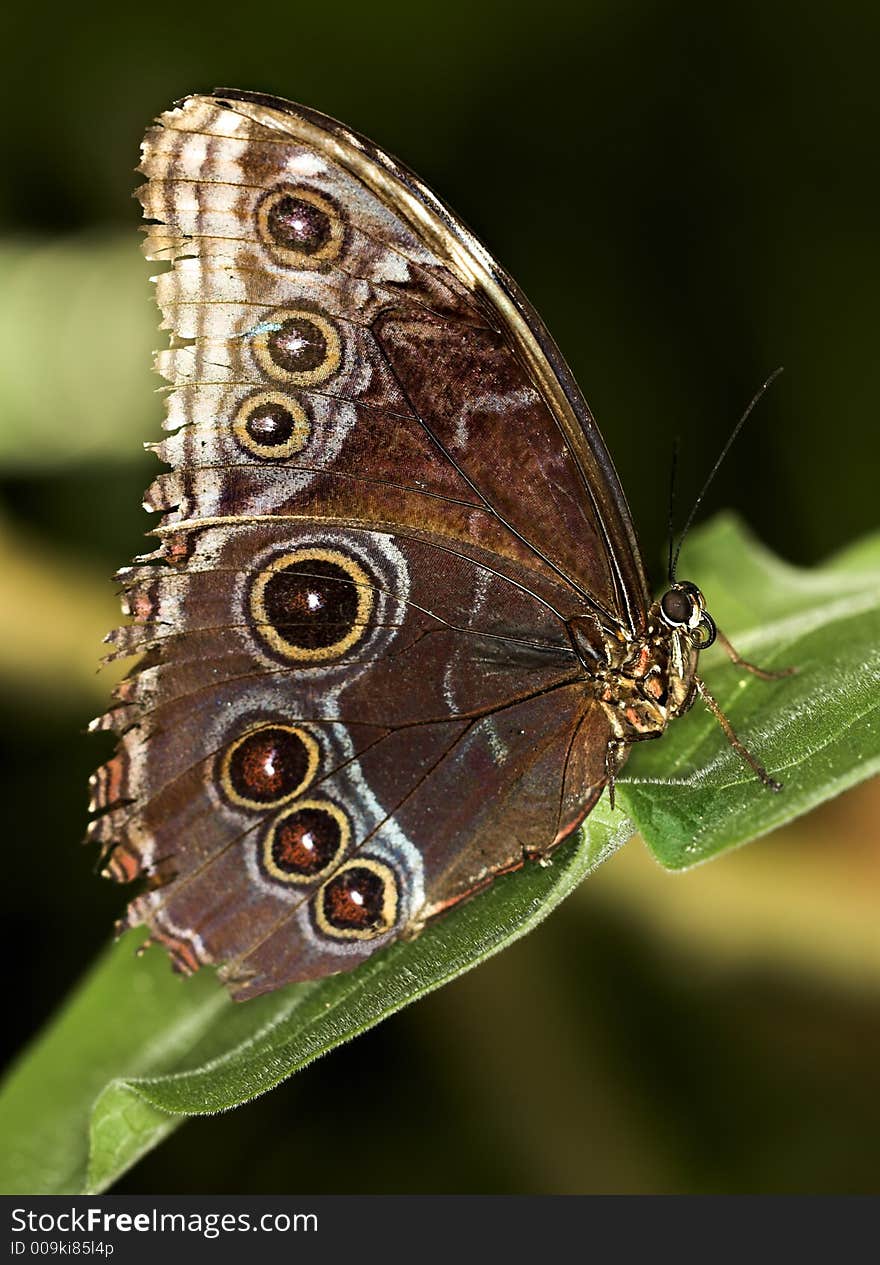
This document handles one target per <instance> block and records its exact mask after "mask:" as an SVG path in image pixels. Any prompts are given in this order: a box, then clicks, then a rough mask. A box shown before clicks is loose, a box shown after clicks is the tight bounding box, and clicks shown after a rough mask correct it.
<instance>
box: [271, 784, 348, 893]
mask: <svg viewBox="0 0 880 1265" xmlns="http://www.w3.org/2000/svg"><path fill="white" fill-rule="evenodd" d="M350 838H351V826H350V825H349V821H348V818H347V817H346V815H345V813H344V812H343V811H342V809H341V808H339V807H338V806H337V805H336V804H333V803H331V801H330V800H325V799H306V800H299V801H298V802H297V803H295V804H292V805H291V806H290V808H287V809H285V811H284V812H283V813H280V814H279V815H278V817H276V818H275V820H274V821H273V822H272V823H271V824H270V826H269V828H268V830H267V831H266V834H265V836H264V838H263V840H262V843H261V845H260V862H261V865H262V867H263V870H264V871H265V873H266V874H267V875H268V876H269V877H270V878H273V879H276V880H277V881H278V882H280V883H312V882H314V881H315V880H316V879H319V878H320V877H321V876H322V875H323V874H326V873H327V871H328V870H330V869H332V867H333V866H334V865H336V864H337V863H338V861H339V860H340V858H341V857H342V856H343V855H344V854H345V849H346V848H347V847H348V842H349V840H350Z"/></svg>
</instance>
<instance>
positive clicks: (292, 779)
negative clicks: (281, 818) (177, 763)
mask: <svg viewBox="0 0 880 1265" xmlns="http://www.w3.org/2000/svg"><path fill="white" fill-rule="evenodd" d="M320 758H321V751H320V748H319V745H317V741H316V740H315V739H314V737H312V735H311V734H310V732H309V730H306V729H302V727H301V726H298V725H278V724H266V725H259V726H257V727H254V729H252V730H250V731H249V732H247V734H244V735H243V736H241V737H236V739H235V741H234V743H233V744H231V745H230V746H229V748H228V749H226V750H225V751H224V753H223V755H221V759H220V784H221V787H223V791H224V793H225V796H226V798H228V799H229V801H230V802H231V803H235V805H240V806H241V807H245V808H273V807H276V806H277V805H281V803H284V801H287V799H292V798H293V797H295V796H298V794H302V792H303V791H305V789H306V787H307V786H309V784H310V783H311V782H312V781H314V778H315V774H316V773H317V768H319V764H320Z"/></svg>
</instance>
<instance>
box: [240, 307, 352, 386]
mask: <svg viewBox="0 0 880 1265" xmlns="http://www.w3.org/2000/svg"><path fill="white" fill-rule="evenodd" d="M251 346H252V347H253V350H254V356H255V357H256V360H257V364H258V365H259V366H260V368H261V369H262V370H263V371H264V372H265V373H267V374H268V375H269V377H270V378H275V379H276V380H277V381H280V382H288V383H290V384H291V385H292V386H299V387H311V386H317V385H318V384H319V383H321V382H326V381H327V379H328V378H330V377H332V376H333V374H334V373H335V372H336V371H337V369H338V368H339V366H340V364H341V363H342V340H341V338H340V336H339V332H338V330H337V329H336V326H335V324H334V323H333V322H332V321H331V320H330V318H329V317H328V316H326V315H325V314H324V313H323V312H319V311H313V310H312V309H311V308H305V307H304V308H281V309H280V310H279V311H277V312H272V313H270V314H269V315H268V316H267V317H266V319H265V320H263V321H262V322H261V323H260V324H259V325H258V326H257V330H256V332H255V333H254V334H253V336H252V338H251Z"/></svg>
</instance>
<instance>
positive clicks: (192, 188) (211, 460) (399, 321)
mask: <svg viewBox="0 0 880 1265" xmlns="http://www.w3.org/2000/svg"><path fill="white" fill-rule="evenodd" d="M142 169H143V171H144V172H145V174H146V175H147V176H148V184H147V185H146V186H145V187H144V189H143V190H142V191H141V197H142V200H143V202H144V208H145V214H146V215H147V217H148V218H149V219H150V220H152V221H154V223H153V224H152V225H151V227H150V228H149V230H148V238H147V247H146V249H147V253H148V255H149V256H150V257H151V258H164V259H168V260H173V261H174V268H173V270H172V271H170V272H167V273H164V274H163V275H162V276H161V277H160V278H159V280H158V295H159V301H160V304H161V306H162V309H163V313H164V315H165V323H166V326H167V327H169V328H170V329H171V330H172V333H173V345H172V348H171V349H170V350H169V351H168V352H164V353H161V355H160V357H159V368H160V371H161V372H162V373H163V374H164V375H165V376H166V377H167V378H168V380H169V381H170V382H171V383H172V387H173V391H172V394H171V395H170V397H169V407H168V420H167V422H166V425H167V427H168V429H170V430H171V431H172V434H171V436H170V438H169V439H168V440H166V441H165V443H164V444H163V445H161V446H160V447H159V452H160V455H161V456H162V457H163V458H164V459H165V460H166V461H167V462H168V463H169V464H170V465H171V466H172V471H171V473H169V474H165V475H162V476H160V478H159V479H158V480H157V481H156V483H155V484H154V486H153V488H152V489H151V490H150V493H149V494H148V501H147V503H148V506H149V507H151V508H156V509H161V510H163V511H164V513H165V517H164V518H163V521H162V526H161V527H160V529H159V530H160V533H161V535H162V538H163V541H162V548H161V549H160V551H159V553H158V554H157V555H156V556H155V557H151V558H150V559H146V560H144V565H141V566H139V567H136V568H133V569H129V570H127V571H126V572H125V573H123V575H122V579H123V584H124V587H125V590H126V603H127V607H128V610H129V611H130V613H131V614H132V615H133V617H134V623H133V624H132V625H130V626H128V627H126V628H123V629H120V630H118V631H117V633H116V634H114V638H113V640H114V642H115V646H116V651H115V652H116V653H118V654H121V655H125V654H132V653H138V652H142V651H143V652H145V654H144V658H143V659H142V660H141V662H140V664H139V665H138V667H137V669H136V671H135V672H134V673H133V674H132V675H131V676H130V677H129V678H128V679H127V680H126V681H125V682H124V683H123V685H122V687H121V688H120V691H119V701H118V706H117V707H116V708H114V710H113V711H112V712H111V713H109V714H108V716H107V717H105V718H104V719H103V720H102V721H101V722H99V723H100V724H101V726H103V727H107V728H114V729H116V730H117V732H119V733H120V734H121V742H120V747H119V750H118V752H117V755H116V756H115V757H114V759H113V760H111V761H110V763H109V764H108V765H106V766H105V767H104V768H103V769H102V770H100V771H99V773H98V774H97V775H96V778H95V793H94V805H93V806H94V807H95V809H96V810H98V811H99V812H101V813H102V815H101V816H100V817H99V818H98V819H97V820H96V822H95V823H94V825H93V835H94V837H95V838H96V839H98V840H99V841H100V842H101V844H102V845H103V846H104V847H105V848H106V850H107V862H106V868H107V871H108V872H109V873H110V874H112V875H113V876H114V877H117V878H119V879H130V878H132V877H134V876H135V875H136V874H139V873H143V874H146V875H147V878H148V884H149V888H150V890H149V891H148V892H147V893H146V894H145V895H144V896H142V897H141V898H139V899H138V900H137V901H135V902H134V903H133V905H132V907H131V909H130V913H129V921H132V922H138V921H143V922H147V923H148V924H149V925H150V926H151V928H152V929H153V932H154V934H155V935H156V937H157V938H159V939H160V940H162V941H163V942H164V943H166V944H167V945H168V946H169V947H170V948H171V949H172V951H174V952H175V953H176V954H177V956H178V960H179V961H180V963H181V964H182V965H184V966H186V967H188V968H192V967H194V966H196V965H198V963H199V962H201V961H212V962H226V963H227V968H226V973H227V977H228V979H229V980H230V982H231V983H232V985H233V986H234V988H235V989H236V990H237V995H250V994H253V993H256V992H261V991H265V990H266V989H268V988H273V987H276V986H278V985H279V984H281V983H284V982H287V981H288V980H291V979H297V978H310V977H314V976H317V975H321V974H325V973H327V972H328V971H332V970H338V969H344V968H345V967H347V966H349V965H352V964H353V962H354V961H356V960H358V959H359V958H360V957H363V956H366V955H367V954H369V953H371V952H373V951H374V950H375V949H376V948H377V947H379V946H380V945H382V944H384V943H387V941H388V940H389V939H391V938H393V937H394V936H395V935H397V934H399V932H400V930H401V928H403V927H405V926H413V925H415V924H418V923H419V922H420V921H422V920H423V919H424V918H425V917H427V916H431V915H432V914H433V913H436V912H438V911H440V910H442V909H443V908H445V907H447V906H448V905H449V904H451V903H454V902H455V901H457V900H459V899H461V898H462V897H463V896H465V895H467V894H469V893H470V892H472V891H474V890H476V889H477V888H479V887H480V886H482V885H484V884H485V882H487V881H489V879H491V877H492V876H493V875H494V874H497V873H499V872H502V871H505V870H509V869H511V868H515V866H517V865H519V864H521V863H522V859H523V856H524V855H525V853H528V852H542V851H546V850H547V849H549V848H550V847H552V846H553V844H554V842H555V841H557V840H558V838H559V837H561V836H562V835H563V834H564V833H567V832H568V830H570V829H571V828H573V826H574V825H575V824H577V821H578V820H579V819H580V818H582V816H583V815H584V813H585V812H586V811H587V810H588V808H589V807H590V806H591V805H592V803H593V802H594V801H595V798H596V797H597V796H598V794H599V793H600V792H601V788H602V785H603V779H604V754H605V747H606V745H607V742H608V739H609V736H610V735H609V732H608V728H607V723H606V721H605V719H604V716H603V714H602V713H601V711H599V709H597V708H596V707H595V706H594V705H593V704H592V702H591V701H590V700H589V699H588V697H587V695H586V694H585V690H584V681H583V676H582V672H581V669H580V667H579V665H578V663H577V660H576V658H575V656H574V654H573V653H572V648H571V643H570V641H569V639H568V635H567V632H566V628H565V622H566V620H567V619H569V618H570V617H571V616H572V615H575V614H578V613H580V612H582V611H584V610H585V609H591V610H594V611H596V612H598V613H599V614H600V617H601V618H602V619H603V620H604V621H605V622H606V623H608V624H609V625H610V626H614V625H615V624H618V623H620V624H623V625H624V626H637V625H638V623H639V621H640V620H643V618H644V582H643V579H642V577H641V570H640V566H639V562H638V554H637V552H636V551H635V547H634V544H633V543H632V538H631V528H630V526H629V519H628V515H627V514H626V509H625V505H624V504H623V501H622V497H620V495H619V489H618V488H617V484H616V480H615V479H614V478H613V472H611V474H610V475H609V473H608V471H609V470H610V465H609V466H608V468H607V469H603V462H605V461H607V457H606V455H605V453H604V448H603V447H602V444H601V440H600V439H599V437H598V433H597V432H596V431H595V427H594V426H593V425H592V422H591V421H590V419H589V415H588V414H587V413H586V411H585V407H584V409H583V411H582V412H581V413H580V414H578V410H577V407H576V405H577V397H575V396H574V395H572V390H573V389H572V388H571V386H570V384H569V383H568V382H567V380H566V379H565V378H564V376H563V375H560V374H559V373H556V372H555V371H554V370H553V369H552V368H551V358H549V357H548V354H546V349H545V350H542V338H543V337H544V335H543V333H542V332H541V331H540V329H539V327H538V326H537V324H536V323H535V322H536V318H535V319H534V321H532V323H531V325H530V324H528V323H527V322H526V320H525V319H524V318H523V311H524V309H523V308H522V306H519V307H517V304H520V305H521V300H520V299H519V297H518V296H517V295H516V294H515V292H514V290H513V288H512V286H511V285H510V283H507V282H506V281H505V280H504V279H503V278H502V275H501V274H500V273H499V272H497V271H493V270H492V269H490V268H489V263H490V262H491V261H488V257H486V256H485V254H484V252H482V249H481V248H480V247H478V246H477V244H476V243H474V242H473V240H472V239H471V238H470V237H469V235H468V234H467V233H466V230H464V229H463V228H461V226H460V225H458V224H457V223H456V222H455V221H453V220H452V219H451V218H450V217H449V216H448V213H446V212H445V211H444V210H443V208H441V207H440V206H439V204H437V203H436V202H435V201H434V200H433V199H432V197H431V195H430V194H428V193H427V191H426V190H424V189H423V188H422V187H421V186H419V185H417V184H416V183H415V182H414V178H412V177H410V176H408V174H407V173H405V172H403V171H402V169H400V168H398V167H397V166H396V164H394V163H393V162H392V161H391V160H390V159H388V158H386V157H385V156H384V155H381V154H379V153H378V151H375V150H372V149H371V148H370V147H369V146H368V145H367V143H366V142H363V141H361V140H360V139H359V138H356V137H354V136H353V135H351V134H349V133H347V132H345V131H344V129H342V128H340V126H339V125H337V124H333V123H331V122H330V121H329V120H322V119H320V118H319V117H318V116H314V115H311V114H308V113H307V112H305V111H297V110H296V108H295V107H290V106H287V105H286V104H285V103H274V104H272V103H267V102H266V100H265V99H262V98H260V99H259V100H256V99H249V100H245V99H243V98H239V99H236V100H235V101H230V102H228V103H227V102H225V101H224V100H213V99H210V98H191V99H189V100H188V101H186V102H184V103H183V105H182V106H181V107H179V108H178V109H177V110H174V111H171V112H169V114H167V115H165V116H163V119H162V120H161V121H160V125H159V127H158V128H156V129H154V130H153V131H152V132H150V133H149V134H148V136H147V139H146V142H145V147H144V163H143V168H142ZM505 296H506V297H505ZM511 305H513V306H511ZM530 319H531V318H530ZM548 346H549V345H548ZM549 350H550V353H551V354H552V347H550V348H549ZM554 382H555V384H556V385H555V387H553V383H554ZM548 384H549V385H548ZM566 401H567V403H566ZM572 401H574V403H573V402H572ZM575 423H576V425H575ZM575 453H576V454H577V459H576V458H575V455H574V454H575ZM591 463H592V464H591Z"/></svg>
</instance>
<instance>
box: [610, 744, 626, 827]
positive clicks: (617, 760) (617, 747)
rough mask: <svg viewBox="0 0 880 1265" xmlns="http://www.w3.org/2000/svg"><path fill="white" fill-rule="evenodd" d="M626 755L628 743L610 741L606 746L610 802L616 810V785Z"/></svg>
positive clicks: (612, 808)
mask: <svg viewBox="0 0 880 1265" xmlns="http://www.w3.org/2000/svg"><path fill="white" fill-rule="evenodd" d="M625 755H626V743H625V742H620V741H614V740H612V741H611V742H609V743H608V746H607V747H606V748H605V777H606V779H607V783H608V803H609V804H610V806H611V811H612V812H613V811H614V786H615V780H616V778H617V773H618V770H619V769H620V766H621V765H622V764H623V761H624V757H625Z"/></svg>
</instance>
